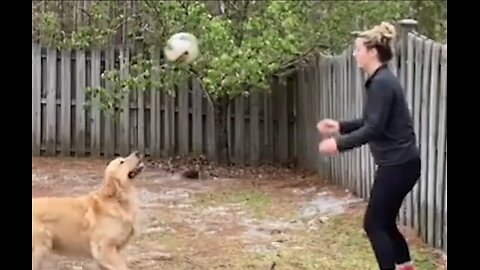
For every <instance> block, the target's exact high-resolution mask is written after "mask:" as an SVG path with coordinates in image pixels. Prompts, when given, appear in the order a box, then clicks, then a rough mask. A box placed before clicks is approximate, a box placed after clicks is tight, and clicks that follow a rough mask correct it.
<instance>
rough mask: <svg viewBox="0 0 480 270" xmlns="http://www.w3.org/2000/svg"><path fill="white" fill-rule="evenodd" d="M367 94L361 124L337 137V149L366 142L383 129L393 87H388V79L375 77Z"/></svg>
mask: <svg viewBox="0 0 480 270" xmlns="http://www.w3.org/2000/svg"><path fill="white" fill-rule="evenodd" d="M367 95H368V96H367V104H366V110H365V116H364V121H363V125H362V126H361V127H360V128H358V129H356V130H354V131H352V132H350V133H348V134H343V135H340V136H339V137H337V148H338V150H339V151H346V150H350V149H353V148H356V147H359V146H361V145H363V144H366V143H368V142H369V141H370V140H372V139H374V138H375V137H377V136H378V135H379V134H381V133H382V132H383V130H384V129H385V124H386V122H387V119H388V113H389V109H390V107H391V103H392V99H393V88H392V87H390V85H389V84H388V81H386V80H382V79H377V80H375V81H372V84H371V85H370V88H369V89H368V90H367Z"/></svg>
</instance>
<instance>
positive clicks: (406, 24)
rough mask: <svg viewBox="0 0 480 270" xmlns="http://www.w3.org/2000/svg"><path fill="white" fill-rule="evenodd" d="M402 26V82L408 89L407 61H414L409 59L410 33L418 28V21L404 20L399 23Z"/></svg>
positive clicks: (400, 68)
mask: <svg viewBox="0 0 480 270" xmlns="http://www.w3.org/2000/svg"><path fill="white" fill-rule="evenodd" d="M398 24H399V26H400V67H399V70H400V72H399V73H400V81H401V83H402V84H403V86H404V87H405V88H406V85H407V76H406V67H407V61H412V60H411V59H408V58H407V49H408V33H410V32H413V31H415V30H416V28H417V24H418V23H417V21H416V20H413V19H403V20H400V21H399V22H398Z"/></svg>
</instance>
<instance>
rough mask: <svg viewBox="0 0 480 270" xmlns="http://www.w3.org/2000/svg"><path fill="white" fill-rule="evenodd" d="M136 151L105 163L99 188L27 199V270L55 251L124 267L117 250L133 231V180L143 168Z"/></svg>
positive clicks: (114, 268) (118, 269)
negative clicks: (29, 218)
mask: <svg viewBox="0 0 480 270" xmlns="http://www.w3.org/2000/svg"><path fill="white" fill-rule="evenodd" d="M143 168H144V164H143V162H142V159H141V157H140V155H139V154H138V153H137V152H134V153H131V154H130V155H129V156H127V157H118V158H116V159H114V160H112V161H110V162H109V164H108V165H107V167H106V169H105V172H104V174H105V175H104V180H103V183H102V185H101V186H100V188H99V189H98V190H95V191H92V192H91V193H89V194H86V195H84V196H78V197H42V198H32V270H38V269H40V267H41V263H42V261H43V259H44V257H45V256H46V255H47V254H49V253H53V254H58V255H61V256H68V257H73V256H74V257H81V258H92V259H94V260H95V261H96V262H97V264H98V265H99V266H100V268H101V269H106V270H127V269H128V267H127V263H126V260H125V259H124V258H123V257H122V256H121V254H120V252H121V251H122V250H123V249H124V247H125V246H126V245H127V243H128V242H129V240H130V239H131V237H132V236H133V233H134V230H135V229H134V227H135V214H136V212H137V203H136V191H135V187H134V186H133V184H132V180H133V179H134V178H135V177H136V176H137V175H138V174H139V173H140V172H141V171H142V170H143Z"/></svg>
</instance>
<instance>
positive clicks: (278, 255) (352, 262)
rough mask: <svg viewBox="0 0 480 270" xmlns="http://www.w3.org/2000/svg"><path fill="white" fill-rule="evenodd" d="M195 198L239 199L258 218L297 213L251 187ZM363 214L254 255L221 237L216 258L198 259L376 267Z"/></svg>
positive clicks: (427, 256) (302, 269)
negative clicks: (219, 251) (220, 248)
mask: <svg viewBox="0 0 480 270" xmlns="http://www.w3.org/2000/svg"><path fill="white" fill-rule="evenodd" d="M195 199H196V200H195V201H196V202H195V204H194V206H195V207H200V208H206V207H214V206H222V205H225V204H232V203H233V204H240V205H241V206H242V207H243V208H244V209H245V210H246V211H247V213H248V214H249V215H250V216H253V217H256V218H259V219H276V218H278V217H279V215H283V217H286V216H290V217H291V216H292V213H298V208H295V207H293V205H289V204H288V203H281V201H279V199H278V198H276V197H273V196H270V195H269V194H268V193H264V192H261V191H256V190H252V191H250V190H235V191H228V192H218V193H208V194H198V195H196V198H195ZM362 218H363V211H358V212H356V213H354V214H345V215H339V216H335V217H332V218H330V219H329V220H328V221H327V222H325V223H317V224H316V225H317V228H318V229H317V230H313V231H306V230H303V231H294V232H290V233H289V238H288V240H287V241H286V242H284V243H283V245H284V246H283V247H282V249H280V251H278V252H271V253H264V254H254V253H249V252H245V251H244V250H243V249H244V247H243V246H242V245H241V244H240V243H239V242H237V243H233V242H225V243H224V245H225V246H224V249H223V250H222V256H221V258H222V259H221V260H217V259H218V258H217V259H213V258H210V259H209V258H208V257H205V258H204V259H202V260H201V261H202V262H201V264H202V265H203V264H205V265H208V269H226V268H228V269H231V270H241V269H242V270H243V269H270V266H271V265H272V263H273V262H275V263H276V265H277V267H276V268H275V269H278V270H290V269H291V270H294V269H295V270H314V269H315V270H316V269H322V270H330V269H331V270H353V269H362V270H367V269H378V266H377V263H376V261H375V258H374V255H373V251H372V249H371V246H370V243H369V241H368V239H367V238H366V235H365V233H364V231H363V229H362ZM210 240H211V241H215V240H214V239H210ZM272 241H273V240H272ZM411 252H412V257H413V260H414V262H415V265H416V266H417V268H418V269H422V270H439V269H440V268H438V267H437V266H436V264H435V263H434V262H435V260H436V257H435V256H434V255H432V253H431V252H430V251H428V250H426V249H423V248H421V247H418V246H413V247H411Z"/></svg>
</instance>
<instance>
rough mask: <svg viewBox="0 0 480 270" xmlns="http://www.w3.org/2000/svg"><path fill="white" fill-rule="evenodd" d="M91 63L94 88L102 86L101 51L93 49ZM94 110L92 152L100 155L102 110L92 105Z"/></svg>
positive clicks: (96, 98)
mask: <svg viewBox="0 0 480 270" xmlns="http://www.w3.org/2000/svg"><path fill="white" fill-rule="evenodd" d="M90 64H91V66H92V68H91V71H92V75H91V78H92V85H91V86H92V88H97V87H100V75H101V74H100V51H99V50H93V51H92V53H91V60H90ZM99 102H100V98H99V97H98V96H97V97H95V103H96V104H98V103H99ZM90 110H91V112H92V119H91V126H92V129H91V139H90V153H91V155H92V156H100V151H101V146H100V140H101V127H102V123H101V119H100V118H101V112H100V108H99V107H98V106H92V107H91V109H90Z"/></svg>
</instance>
